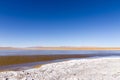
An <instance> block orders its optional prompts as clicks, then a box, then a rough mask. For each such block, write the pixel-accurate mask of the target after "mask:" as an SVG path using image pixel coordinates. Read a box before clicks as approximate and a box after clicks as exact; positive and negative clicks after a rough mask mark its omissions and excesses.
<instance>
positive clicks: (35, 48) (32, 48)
mask: <svg viewBox="0 0 120 80" xmlns="http://www.w3.org/2000/svg"><path fill="white" fill-rule="evenodd" d="M0 50H120V47H25V48H19V47H0Z"/></svg>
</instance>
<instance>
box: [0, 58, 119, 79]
mask: <svg viewBox="0 0 120 80" xmlns="http://www.w3.org/2000/svg"><path fill="white" fill-rule="evenodd" d="M119 61H120V58H117V57H114V58H110V57H108V58H89V59H87V58H86V59H73V60H68V61H62V62H56V63H50V64H45V65H42V66H39V67H35V68H31V69H27V70H20V71H5V72H0V80H5V79H9V80H40V79H41V80H78V79H79V80H81V79H84V80H90V79H92V80H103V79H104V80H119V79H120V74H119V70H120V63H119Z"/></svg>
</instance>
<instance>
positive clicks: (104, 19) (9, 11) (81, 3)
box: [0, 0, 120, 47]
mask: <svg viewBox="0 0 120 80" xmlns="http://www.w3.org/2000/svg"><path fill="white" fill-rule="evenodd" d="M119 35H120V1H119V0H0V46H13V47H28V46H98V47H99V46H100V47H114V46H115V47H120V37H119Z"/></svg>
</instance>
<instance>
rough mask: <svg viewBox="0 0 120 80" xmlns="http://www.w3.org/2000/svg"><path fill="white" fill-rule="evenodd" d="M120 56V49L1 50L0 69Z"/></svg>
mask: <svg viewBox="0 0 120 80" xmlns="http://www.w3.org/2000/svg"><path fill="white" fill-rule="evenodd" d="M100 57H120V51H118V50H117V51H115V50H114V51H112V50H110V51H107V50H105V51H101V50H100V51H99V50H94V51H92V50H86V51H84V50H0V70H4V69H13V70H16V69H23V67H24V69H25V68H31V67H32V66H34V65H42V64H47V63H52V62H58V61H64V60H69V59H82V58H100Z"/></svg>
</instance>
